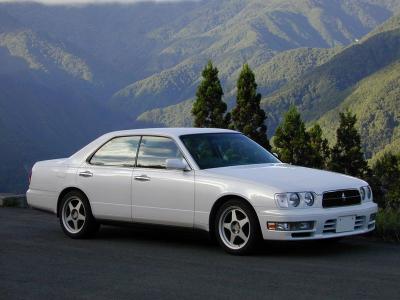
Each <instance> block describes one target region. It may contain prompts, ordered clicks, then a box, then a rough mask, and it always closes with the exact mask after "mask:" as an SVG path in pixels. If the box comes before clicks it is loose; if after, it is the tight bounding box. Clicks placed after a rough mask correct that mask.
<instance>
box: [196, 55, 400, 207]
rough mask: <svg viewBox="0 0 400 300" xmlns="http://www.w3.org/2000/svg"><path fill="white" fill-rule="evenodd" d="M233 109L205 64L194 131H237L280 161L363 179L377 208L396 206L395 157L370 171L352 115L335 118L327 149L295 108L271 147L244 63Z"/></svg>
mask: <svg viewBox="0 0 400 300" xmlns="http://www.w3.org/2000/svg"><path fill="white" fill-rule="evenodd" d="M236 87H237V91H236V105H235V107H234V108H233V109H232V110H231V111H230V112H228V111H227V105H226V103H225V102H224V101H223V95H224V92H223V89H222V85H221V82H220V80H219V77H218V69H217V67H215V66H213V64H212V62H211V61H209V62H208V63H207V65H206V66H205V67H204V69H203V71H202V80H201V82H200V84H199V86H198V88H197V91H196V100H195V102H194V104H193V108H192V114H193V117H194V126H195V127H209V128H228V129H234V130H237V131H240V132H242V133H243V134H245V135H246V136H248V137H249V138H251V139H253V140H254V141H256V142H257V143H258V144H260V145H261V146H263V147H264V148H265V149H267V150H269V151H273V152H275V153H277V154H278V156H279V159H280V160H282V161H283V162H286V163H290V164H294V165H299V166H305V167H311V168H318V169H324V170H330V171H334V172H339V173H344V174H347V175H351V176H356V177H359V178H363V179H365V180H367V181H368V182H369V183H370V184H371V186H372V189H373V192H374V195H375V199H376V201H377V202H378V204H379V205H380V207H383V208H386V207H390V208H395V209H399V208H400V154H397V155H394V154H391V153H386V154H384V155H383V156H382V158H380V159H378V160H377V162H376V163H375V164H374V165H373V166H372V167H370V166H369V165H368V162H367V160H366V159H365V157H364V153H363V150H362V144H361V137H360V134H359V133H358V131H357V129H356V127H355V125H356V122H357V118H356V115H354V114H352V113H351V112H350V111H349V110H346V111H344V112H341V113H340V114H339V118H340V122H339V127H338V128H337V130H336V142H335V144H334V145H333V146H332V147H330V145H329V143H328V140H327V139H326V138H324V135H323V132H322V128H321V127H320V126H319V124H317V123H315V124H313V125H312V126H311V127H310V128H308V129H307V128H306V125H305V123H304V121H303V120H302V118H301V115H300V113H299V112H298V110H297V109H296V107H295V106H294V105H292V106H291V107H290V108H289V110H288V111H287V112H286V113H285V114H284V116H283V119H282V121H281V123H280V124H279V126H278V127H277V129H276V131H275V136H274V137H273V139H272V144H273V146H272V145H271V143H270V141H269V139H268V136H267V126H266V120H267V115H266V113H265V111H264V110H263V109H262V108H261V106H260V102H261V94H260V93H258V92H257V83H256V80H255V75H254V72H253V71H252V70H251V69H250V67H249V65H248V64H244V65H243V68H242V70H241V72H240V74H239V78H238V80H237V85H236Z"/></svg>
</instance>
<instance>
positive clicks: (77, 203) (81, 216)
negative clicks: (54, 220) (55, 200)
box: [62, 196, 86, 233]
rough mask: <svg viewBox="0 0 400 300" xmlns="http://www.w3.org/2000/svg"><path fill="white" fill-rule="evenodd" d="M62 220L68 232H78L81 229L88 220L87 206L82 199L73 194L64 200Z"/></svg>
mask: <svg viewBox="0 0 400 300" xmlns="http://www.w3.org/2000/svg"><path fill="white" fill-rule="evenodd" d="M62 221H63V225H64V227H65V229H66V230H67V231H68V232H70V233H78V232H79V231H81V229H82V228H83V226H84V225H85V222H86V211H85V206H84V205H83V202H82V200H81V199H79V198H78V197H76V196H72V197H70V198H68V199H67V200H66V201H65V202H64V205H63V209H62Z"/></svg>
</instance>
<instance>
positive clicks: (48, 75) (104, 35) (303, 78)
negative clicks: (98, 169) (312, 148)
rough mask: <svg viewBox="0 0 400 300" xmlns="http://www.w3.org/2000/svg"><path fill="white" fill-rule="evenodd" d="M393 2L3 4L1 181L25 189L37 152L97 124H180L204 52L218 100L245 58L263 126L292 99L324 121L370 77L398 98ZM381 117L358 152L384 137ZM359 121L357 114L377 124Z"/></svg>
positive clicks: (75, 138) (60, 148)
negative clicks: (214, 74) (376, 131)
mask: <svg viewBox="0 0 400 300" xmlns="http://www.w3.org/2000/svg"><path fill="white" fill-rule="evenodd" d="M399 9H400V2H399V1H393V0H379V1H378V0H272V1H263V0H229V1H228V0H218V1H216V0H204V1H181V2H172V3H151V2H146V3H136V4H129V5H128V4H127V5H122V4H106V5H85V6H65V5H57V6H46V5H40V4H37V3H0V145H1V153H0V154H1V160H0V163H1V165H2V168H1V169H0V192H3V191H4V192H6V191H23V190H24V189H25V188H26V178H27V175H28V173H29V169H30V167H31V166H32V164H33V162H34V161H36V160H39V159H47V158H54V157H60V156H66V155H70V154H71V153H72V152H73V151H74V150H75V149H78V148H80V147H81V146H82V145H83V144H85V143H86V142H87V141H89V140H90V139H93V138H95V137H96V136H98V135H99V134H101V133H102V132H105V131H109V130H113V129H123V128H128V127H130V128H134V127H137V126H160V125H161V126H171V125H173V126H181V125H190V124H191V115H190V110H191V103H192V101H193V99H194V94H195V89H196V87H197V85H198V83H199V78H200V73H201V70H202V68H203V67H204V65H205V64H206V63H207V61H208V60H209V59H211V60H212V61H213V63H214V64H215V65H216V66H217V67H218V69H219V70H220V73H219V75H220V77H221V81H222V84H223V87H224V92H225V96H224V100H225V101H226V102H228V107H232V102H233V100H234V98H235V85H236V80H237V78H238V75H239V70H240V69H241V67H242V65H243V64H244V63H248V64H249V65H250V66H251V68H252V69H253V70H254V71H255V74H256V80H257V83H258V85H259V90H260V91H261V92H262V94H263V96H264V99H263V105H264V106H263V107H264V108H265V109H266V110H267V112H268V114H269V120H268V122H269V123H270V124H269V129H270V130H272V131H273V129H274V126H275V125H276V124H277V122H278V121H279V118H280V115H281V113H282V111H284V110H285V109H286V107H287V104H288V103H290V102H293V101H294V102H296V103H297V104H298V106H299V108H300V109H301V111H302V112H303V113H304V114H305V116H306V118H307V120H310V121H311V120H316V119H318V118H321V123H323V124H327V123H328V122H331V121H329V120H330V119H329V118H330V117H329V116H334V115H335V109H336V110H340V108H341V107H342V106H340V105H347V104H346V103H348V105H353V106H354V107H358V106H359V103H360V100H357V99H359V97H358V98H357V95H359V93H361V91H364V90H365V89H366V88H371V87H372V86H373V85H375V86H377V85H379V82H381V81H380V79H377V78H376V77H374V76H385V77H387V81H385V82H387V83H385V85H384V86H379V88H378V87H377V88H375V89H374V91H373V92H376V93H378V90H380V92H379V93H378V94H376V95H377V96H376V97H383V96H382V95H383V94H385V91H389V90H391V91H392V90H393V91H392V92H391V93H392V94H393V97H392V98H391V99H392V100H390V101H392V102H393V103H396V101H398V98H397V96H396V91H395V89H391V88H392V87H391V84H392V82H395V80H397V79H396V78H397V77H396V72H397V70H398V65H397V64H396V60H397V55H398V51H397V50H398V49H399V47H398V30H397V29H396V28H397V21H396V20H398V19H395V18H392V19H391V20H390V21H388V22H387V23H386V24H385V25H384V26H383V27H379V26H380V24H382V23H383V22H385V21H386V20H388V19H390V18H391V17H392V16H393V14H395V13H396V12H397V11H398V10H399ZM356 40H360V41H359V42H355V41H356ZM378 46H379V47H378ZM371 55H372V57H373V58H372V59H371ZM357 59H358V61H359V64H358V65H353V68H349V70H347V69H346V67H348V66H346V65H350V63H352V64H353V63H356V62H357ZM364 62H365V63H364ZM379 74H381V75H379ZM339 75H343V76H339ZM369 77H371V78H369ZM363 80H370V81H363ZM364 82H365V83H364ZM357 91H359V92H358V93H356V92H357ZM366 93H368V95H369V97H370V100H368V101H372V102H374V101H375V102H376V98H375V97H373V96H371V95H373V93H372V91H371V93H370V92H366ZM350 96H351V97H350ZM347 98H348V99H347ZM280 99H283V100H282V101H280ZM382 101H389V100H388V99H386V98H385V99H384V100H382ZM385 103H386V102H385ZM355 110H356V109H355ZM382 111H384V110H382ZM325 114H326V115H325ZM382 115H383V116H384V117H382V118H383V120H389V118H387V117H386V116H387V113H385V112H382ZM331 118H333V119H334V117H331ZM371 118H372V117H371ZM382 118H381V119H382ZM390 120H394V121H393V122H392V123H391V122H389V121H387V122H386V123H385V122H383V121H382V122H381V123H382V124H389V125H380V126H383V127H382V128H385V130H386V128H389V129H388V130H387V131H385V132H387V134H385V138H383V137H379V138H380V139H375V138H374V136H375V135H371V139H370V140H368V141H367V143H368V145H366V147H368V149H369V150H368V151H369V152H368V153H373V152H376V151H379V150H380V149H381V148H382V147H383V144H384V143H388V142H391V143H392V145H394V143H395V139H394V138H393V137H394V136H396V132H397V131H396V130H394V129H393V128H397V127H396V126H397V123H396V122H397V121H396V120H397V119H396V118H395V117H393V118H392V119H390ZM367 121H368V122H367ZM367 121H365V122H364V121H362V119H361V118H360V126H367V125H368V126H370V124H372V126H375V125H373V123H371V119H370V118H369V119H368V120H367ZM363 122H364V123H363ZM362 124H364V125H362ZM390 124H394V125H393V126H392V125H390ZM377 126H378V125H377ZM371 128H373V127H371ZM376 128H381V127H376ZM390 128H391V129H390ZM368 130H370V129H368ZM272 131H271V132H270V134H271V133H272ZM370 133H371V132H370V131H365V133H363V135H364V136H365V135H366V134H370Z"/></svg>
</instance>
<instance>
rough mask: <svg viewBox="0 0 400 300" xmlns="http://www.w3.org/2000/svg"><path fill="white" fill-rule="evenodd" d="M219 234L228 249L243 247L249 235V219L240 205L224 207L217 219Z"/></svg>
mask: <svg viewBox="0 0 400 300" xmlns="http://www.w3.org/2000/svg"><path fill="white" fill-rule="evenodd" d="M218 229H219V235H220V237H221V239H222V241H223V243H224V244H225V245H226V246H227V247H228V248H230V249H234V250H238V249H241V248H243V247H244V246H245V245H246V244H247V242H248V240H249V237H250V230H251V228H250V220H249V217H248V216H247V214H246V213H245V212H244V210H243V209H241V208H240V207H228V208H226V209H225V210H224V211H223V213H222V214H221V217H220V219H219V226H218Z"/></svg>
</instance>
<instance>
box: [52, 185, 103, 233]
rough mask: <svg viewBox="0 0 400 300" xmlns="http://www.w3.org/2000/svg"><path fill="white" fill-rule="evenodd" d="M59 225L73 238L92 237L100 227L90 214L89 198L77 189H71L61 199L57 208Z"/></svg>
mask: <svg viewBox="0 0 400 300" xmlns="http://www.w3.org/2000/svg"><path fill="white" fill-rule="evenodd" d="M59 210H60V211H59V216H60V225H61V228H62V230H63V231H64V233H65V234H66V235H67V236H69V237H71V238H73V239H84V238H89V237H92V236H93V235H94V234H95V233H96V232H97V231H98V230H99V228H100V224H99V223H97V222H96V220H95V218H94V217H93V215H92V210H91V208H90V204H89V200H88V199H87V197H86V196H85V195H84V194H83V193H82V192H79V191H71V192H69V193H67V194H66V195H65V196H64V197H63V198H62V199H61V203H60V208H59Z"/></svg>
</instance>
